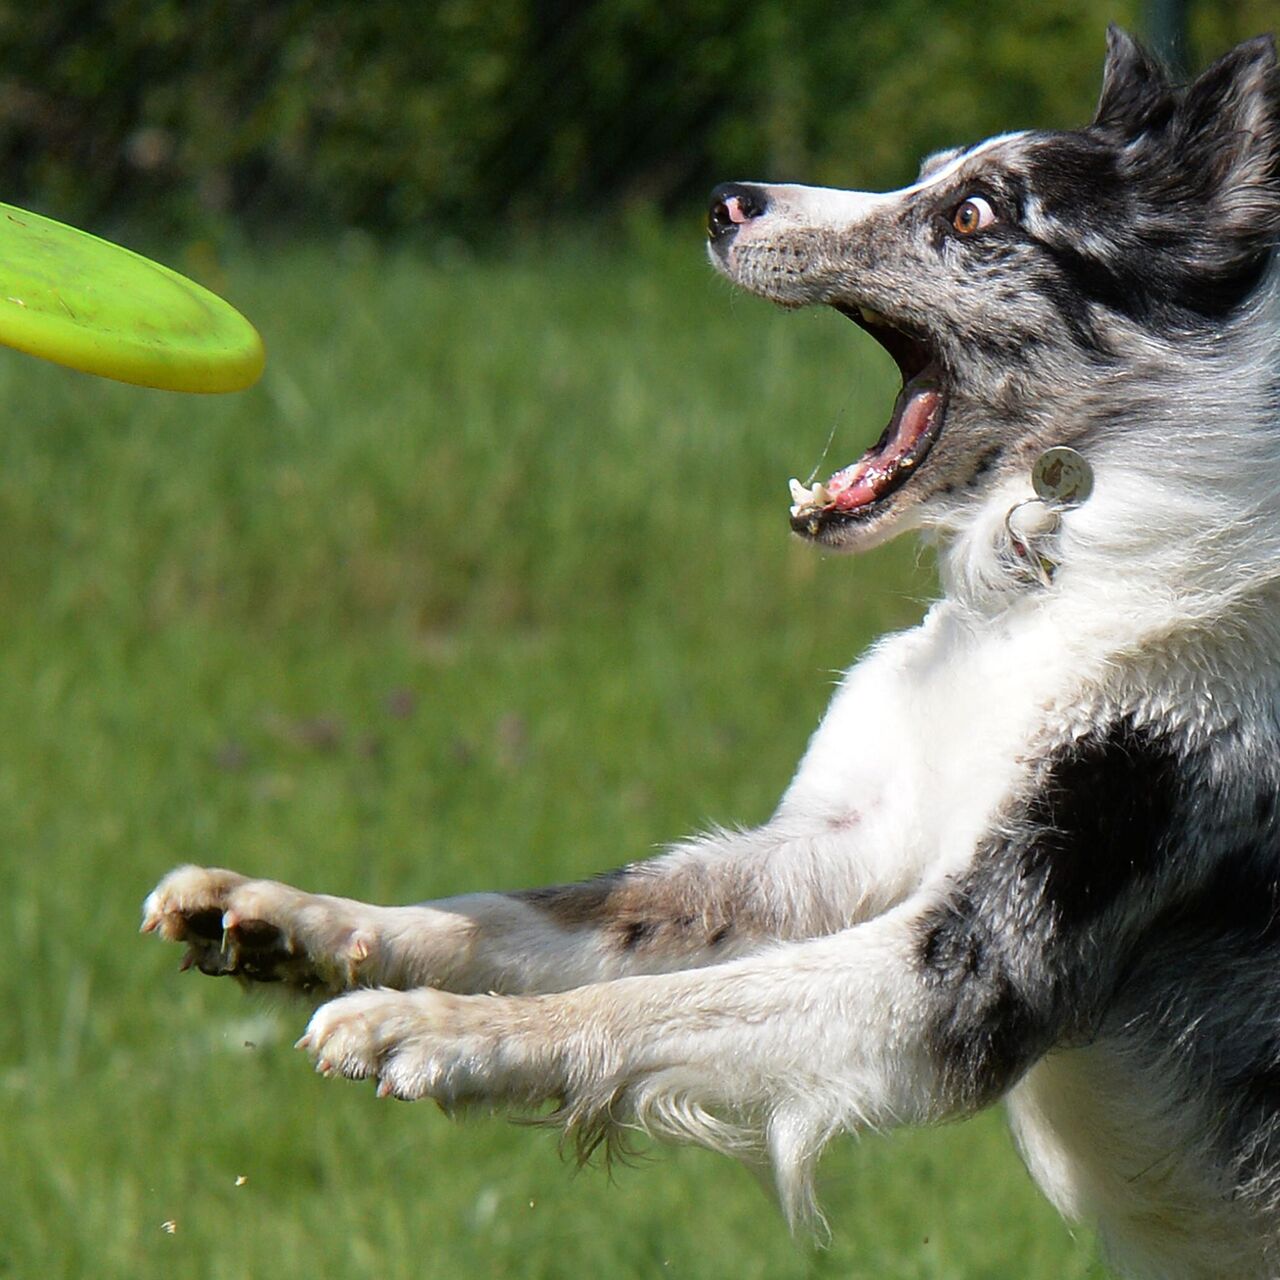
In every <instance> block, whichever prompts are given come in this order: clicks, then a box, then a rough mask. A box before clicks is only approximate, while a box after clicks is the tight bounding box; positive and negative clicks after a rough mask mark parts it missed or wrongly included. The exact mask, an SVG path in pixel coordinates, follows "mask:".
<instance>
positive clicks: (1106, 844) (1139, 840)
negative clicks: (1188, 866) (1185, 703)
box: [1018, 720, 1184, 928]
mask: <svg viewBox="0 0 1280 1280" xmlns="http://www.w3.org/2000/svg"><path fill="white" fill-rule="evenodd" d="M1183 776H1184V775H1183V773H1182V769H1181V764H1180V761H1179V757H1178V755H1177V754H1176V753H1175V752H1174V750H1173V749H1172V748H1171V746H1170V745H1169V744H1168V743H1167V742H1166V740H1165V739H1163V738H1162V737H1161V736H1159V735H1157V734H1155V733H1153V732H1151V731H1150V730H1148V729H1145V728H1143V727H1141V726H1139V725H1135V724H1134V723H1133V722H1132V721H1129V720H1123V721H1121V722H1119V723H1118V724H1116V725H1114V726H1112V728H1111V729H1110V730H1109V731H1107V732H1106V733H1104V734H1098V735H1091V736H1090V737H1087V738H1084V739H1082V740H1081V741H1080V742H1078V743H1075V744H1074V745H1072V746H1071V747H1069V748H1068V749H1067V750H1065V751H1063V752H1062V753H1061V754H1060V755H1059V756H1058V757H1057V758H1056V759H1055V760H1054V761H1053V762H1052V763H1051V765H1050V767H1049V769H1048V771H1047V775H1046V777H1045V779H1044V781H1043V783H1042V785H1041V786H1040V788H1039V789H1038V791H1037V792H1036V795H1035V796H1034V797H1033V798H1032V800H1031V802H1030V804H1029V805H1028V806H1027V811H1026V816H1025V819H1024V821H1025V823H1026V825H1027V828H1028V829H1029V830H1028V839H1027V840H1026V844H1025V847H1024V848H1023V850H1022V851H1021V854H1020V856H1019V858H1018V862H1019V864H1020V870H1021V872H1022V874H1023V875H1024V876H1025V877H1026V878H1028V879H1031V880H1032V881H1033V882H1034V881H1038V882H1039V884H1040V886H1041V893H1042V895H1043V900H1044V902H1045V905H1046V906H1047V907H1048V909H1049V910H1050V911H1052V913H1053V916H1054V920H1055V922H1056V923H1057V924H1058V925H1059V926H1060V927H1065V928H1075V927H1078V926H1080V925H1083V924H1086V923H1088V922H1089V921H1090V920H1091V919H1093V918H1094V917H1096V916H1097V915H1099V914H1100V913H1101V912H1103V911H1105V910H1107V908H1108V907H1110V906H1111V905H1112V904H1113V903H1114V902H1115V900H1116V898H1117V896H1118V895H1120V894H1122V893H1124V892H1125V891H1126V890H1127V889H1129V887H1130V886H1131V885H1132V884H1133V882H1134V880H1135V879H1137V878H1138V877H1141V876H1144V875H1150V874H1151V873H1152V872H1153V871H1155V870H1156V869H1157V867H1158V866H1159V865H1160V863H1161V861H1162V859H1163V858H1164V856H1165V854H1166V852H1167V849H1168V836H1169V832H1170V825H1171V823H1173V822H1174V821H1175V817H1176V811H1177V809H1178V807H1179V805H1180V801H1181V788H1180V779H1181V778H1182V777H1183Z"/></svg>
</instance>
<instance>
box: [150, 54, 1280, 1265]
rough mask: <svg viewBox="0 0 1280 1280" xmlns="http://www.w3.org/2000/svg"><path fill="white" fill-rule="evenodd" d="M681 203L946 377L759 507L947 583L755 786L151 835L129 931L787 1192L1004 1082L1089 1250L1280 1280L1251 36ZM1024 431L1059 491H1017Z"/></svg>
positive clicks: (1273, 746)
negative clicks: (778, 499)
mask: <svg viewBox="0 0 1280 1280" xmlns="http://www.w3.org/2000/svg"><path fill="white" fill-rule="evenodd" d="M966 203H967V204H969V205H970V206H971V208H970V210H969V213H971V214H972V213H973V211H974V210H977V211H979V212H980V213H981V215H982V217H981V219H980V220H979V223H978V225H977V228H976V229H973V228H971V227H970V226H969V225H968V223H967V222H966V221H965V218H964V217H963V216H962V214H961V208H962V206H964V205H965V204H966ZM975 216H976V215H975ZM711 231H712V243H711V247H710V251H711V257H712V261H713V263H714V264H715V265H716V267H717V268H718V269H719V270H720V271H722V272H723V273H724V274H725V275H726V276H728V277H729V278H730V279H731V280H732V281H734V282H735V283H736V284H738V285H740V286H742V287H744V288H746V289H749V290H751V291H753V292H756V293H758V294H761V295H763V296H764V297H767V298H771V299H773V300H774V301H776V302H779V303H781V304H783V305H785V306H799V305H806V304H812V303H822V304H828V305H832V306H835V307H837V308H838V309H840V310H841V311H843V312H845V313H846V314H848V315H850V316H851V317H853V318H855V319H856V320H858V321H859V323H861V324H863V325H864V326H865V327H867V328H869V329H870V330H871V332H872V333H873V334H875V335H876V336H877V337H878V338H880V340H881V341H882V342H883V343H884V345H885V346H886V347H887V348H888V349H889V351H890V353H891V354H894V355H895V358H898V359H899V361H900V363H901V364H902V365H903V372H904V379H907V380H908V382H909V380H910V379H911V378H912V377H913V376H915V374H916V373H918V371H919V368H920V367H921V366H922V365H925V364H927V367H928V369H929V370H930V371H931V372H930V376H931V377H932V378H934V379H935V380H936V383H937V385H938V387H939V388H940V391H939V395H940V397H941V400H940V402H941V404H942V406H943V407H942V411H941V413H940V414H939V415H938V416H937V421H936V423H935V425H934V426H933V427H931V428H930V430H931V432H932V434H931V437H930V440H929V447H928V452H927V454H925V455H923V456H922V458H921V459H920V460H919V461H918V465H915V467H914V470H912V472H911V474H910V475H909V476H906V478H905V479H904V480H902V481H901V482H900V483H897V484H896V486H895V487H893V488H892V489H891V491H886V492H884V493H882V494H880V495H879V496H877V497H876V498H875V500H874V501H871V502H869V503H867V504H863V505H861V506H854V507H851V508H848V509H839V508H838V507H836V506H835V505H834V504H831V503H829V502H828V503H825V504H824V501H823V499H822V498H821V497H815V498H814V506H813V508H812V511H806V510H804V509H802V510H801V512H800V514H799V515H798V516H797V517H796V519H795V521H794V524H795V527H796V528H797V530H798V532H800V533H801V534H802V536H805V537H808V538H811V539H813V540H815V541H817V542H819V543H822V544H825V545H827V546H832V547H843V548H850V549H858V548H860V547H863V546H867V545H871V544H872V543H875V542H877V541H880V540H882V539H884V538H886V537H888V536H891V535H894V534H897V533H898V532H900V531H902V530H904V529H910V528H915V529H919V530H921V531H922V532H923V534H924V535H925V536H926V537H928V538H930V539H932V540H933V541H934V542H935V543H936V544H937V546H938V550H939V563H940V567H941V574H942V580H943V586H944V596H943V598H942V599H941V600H940V601H939V602H938V603H937V604H936V605H935V606H934V607H933V609H932V610H931V611H930V613H929V615H928V617H927V618H926V619H925V621H924V622H923V623H922V624H921V626H920V627H918V628H916V629H915V630H913V631H910V632H906V633H903V634H901V635H898V636H894V637H890V638H889V639H887V640H885V641H883V642H882V643H881V644H880V645H878V646H877V647H876V648H875V649H874V650H873V651H872V652H871V653H870V654H868V655H867V656H866V657H865V658H863V660H862V661H861V662H859V663H858V664H857V665H856V666H855V667H853V668H852V669H851V670H850V671H849V673H848V674H847V675H846V677H845V679H844V681H843V683H842V685H841V688H840V689H839V691H838V692H837V694H836V697H835V699H834V700H833V702H832V705H831V707H830V709H829V711H828V713H827V715H826V716H825V718H824V720H823V722H822V724H821V725H820V726H819V728H818V730H817V732H816V733H815V735H814V737H813V740H812V742H811V744H810V747H809V750H808V751H807V753H806V755H805V757H804V759H803V760H802V762H801V764H800V768H799V771H798V773H797V775H796V778H795V780H794V781H793V782H792V784H791V786H790V787H789V788H788V790H787V792H786V794H785V795H784V797H783V799H782V801H781V804H780V805H779V808H778V810H777V812H776V813H775V815H774V816H773V817H772V818H771V819H770V820H769V822H767V823H765V824H764V825H763V826H762V827H760V828H758V829H755V830H751V831H716V832H712V833H710V834H708V835H706V836H703V837H700V838H698V839H695V840H692V841H690V842H688V843H686V844H683V845H679V846H676V847H674V848H673V849H671V850H669V851H667V852H666V853H665V854H663V855H661V856H659V857H657V858H654V859H651V860H649V861H645V862H638V863H633V864H631V865H629V866H626V867H623V868H622V869H621V870H619V871H616V872H612V873H609V874H607V875H604V876H601V877H598V878H596V879H594V880H591V881H588V882H586V883H584V884H580V885H564V886H554V887H551V888H547V889H537V890H529V891H525V892H521V893H478V894H474V895H469V896H466V897H461V898H452V899H446V900H441V901H436V902H428V903H424V904H422V905H419V906H412V907H375V906H370V905H368V904H364V903H358V902H352V901H349V900H345V899H337V898H330V897H325V896H322V895H315V894H310V893H305V892H303V891H301V890H297V889H292V888H289V887H287V886H285V885H281V884H278V883H276V882H274V881H269V880H257V879H250V878H247V877H245V876H242V875H239V874H237V873H234V872H229V871H222V870H216V869H212V870H211V869H202V868H196V867H184V868H180V869H179V870H177V871H175V872H172V873H171V874H170V875H169V876H167V877H166V878H165V879H164V880H163V881H162V882H161V884H160V885H159V886H158V887H157V889H156V890H155V891H154V892H153V893H152V895H151V896H150V897H149V898H148V900H147V903H146V907H145V917H144V928H145V929H147V930H149V931H156V932H158V933H159V934H160V935H161V936H163V937H166V938H169V939H172V940H177V941H182V942H185V943H186V944H187V946H188V959H189V961H190V962H191V963H192V964H194V965H195V966H196V967H198V968H200V969H201V970H203V971H204V972H206V973H213V974H234V975H236V976H238V977H239V978H241V979H242V980H243V981H246V982H249V983H258V982H267V981H274V982H278V983H283V984H285V985H287V986H289V987H292V988H294V989H296V990H298V991H301V992H307V993H310V994H312V995H313V996H317V997H320V998H321V999H322V1000H324V1001H325V1002H324V1003H322V1004H321V1007H320V1008H319V1009H318V1010H317V1011H316V1013H315V1015H314V1017H313V1018H312V1020H311V1023H310V1026H309V1027H308V1030H307V1033H306V1035H305V1036H304V1037H303V1040H302V1042H301V1043H302V1044H303V1046H304V1047H306V1048H307V1049H308V1050H309V1051H310V1052H311V1053H312V1055H313V1056H314V1057H315V1060H316V1062H317V1065H318V1066H319V1068H320V1069H321V1070H322V1071H324V1072H326V1073H332V1074H343V1075H347V1076H350V1077H353V1078H360V1077H369V1078H374V1079H376V1080H377V1081H378V1082H379V1090H380V1092H382V1093H388V1094H394V1095H397V1096H400V1097H405V1098H424V1097H432V1098H435V1099H436V1100H437V1101H440V1102H441V1103H442V1104H444V1105H446V1106H454V1105H459V1104H463V1103H467V1102H472V1101H484V1102H488V1103H497V1104H502V1105H507V1106H511V1107H514V1108H517V1109H520V1108H527V1107H535V1106H538V1105H539V1104H542V1103H545V1102H551V1103H552V1104H554V1106H555V1115H556V1116H557V1118H558V1119H559V1120H560V1121H561V1122H562V1123H563V1124H565V1125H566V1126H567V1127H568V1128H569V1130H570V1131H571V1132H573V1133H574V1134H575V1135H576V1137H577V1139H578V1141H579V1143H580V1144H581V1145H582V1146H583V1147H584V1148H590V1147H591V1146H593V1145H594V1144H595V1143H596V1142H599V1141H601V1140H608V1139H610V1138H611V1137H613V1136H615V1135H616V1134H617V1132H618V1130H619V1128H620V1127H621V1126H626V1125H636V1126H639V1127H642V1128H645V1129H648V1130H650V1131H652V1132H655V1133H663V1134H668V1135H673V1136H676V1137H683V1138H687V1139H691V1140H694V1141H698V1142H702V1143H705V1144H707V1145H711V1146H714V1147H718V1148H721V1149H723V1150H726V1151H731V1152H750V1151H753V1150H763V1152H764V1153H765V1155H766V1156H767V1158H768V1159H770V1160H771V1161H772V1163H773V1166H774V1169H775V1173H776V1180H777V1185H778V1190H779V1194H780V1196H781V1199H782V1202H783V1204H784V1207H785V1209H786V1210H787V1212H788V1214H789V1215H790V1216H791V1217H792V1218H802V1217H804V1216H805V1215H807V1214H812V1213H814V1212H815V1210H814V1206H813V1203H812V1198H811V1190H810V1187H811V1171H812V1167H813V1164H814V1162H815V1160H816V1158H817V1155H818V1153H819V1151H820V1150H821V1148H822V1146H823V1144H824V1143H825V1141H826V1140H827V1139H828V1138H829V1137H831V1136H832V1135H833V1134H835V1133H837V1132H839V1131H841V1130H851V1129H852V1130H856V1129H859V1128H862V1127H868V1126H870V1127H886V1126H889V1125H893V1124H899V1123H927V1122H933V1121H938V1120H942V1119H946V1118H950V1117H956V1116H962V1115H966V1114H970V1113H972V1112H974V1111H975V1110H977V1109H979V1108H982V1107H985V1106H987V1105H989V1104H991V1103H993V1102H995V1101H997V1100H999V1099H1003V1100H1005V1101H1006V1102H1007V1105H1008V1107H1009V1112H1010V1116H1011V1120H1012V1124H1013V1129H1014V1132H1015V1136H1016V1138H1017V1140H1018V1143H1019V1145H1020V1148H1021V1150H1022V1152H1023V1154H1024V1156H1025V1158H1026V1161H1027V1163H1028V1166H1029V1168H1030V1169H1031V1172H1032V1173H1033V1175H1034V1176H1035V1177H1036V1179H1037V1180H1038V1181H1039V1183H1040V1185H1041V1186H1042V1187H1043V1188H1044V1190H1045V1192H1046V1193H1047V1194H1048V1195H1049V1196H1050V1198H1051V1199H1052V1200H1053V1201H1054V1202H1055V1203H1056V1204H1057V1205H1058V1206H1059V1207H1060V1209H1061V1210H1062V1211H1063V1212H1064V1213H1065V1214H1067V1215H1068V1216H1069V1217H1071V1218H1077V1219H1084V1220H1086V1221H1089V1222H1091V1223H1094V1224H1096V1225H1097V1226H1098V1227H1099V1228H1100V1229H1101V1231H1102V1233H1103V1237H1104V1239H1105V1241H1106V1243H1107V1246H1108V1249H1109V1251H1110V1255H1111V1257H1112V1258H1113V1260H1114V1264H1115V1266H1116V1268H1117V1270H1118V1271H1119V1272H1121V1273H1122V1274H1125V1275H1132V1276H1139V1277H1163V1278H1165V1280H1170V1278H1184V1277H1185V1278H1188V1280H1190V1278H1205V1280H1207V1278H1209V1277H1221V1276H1231V1277H1234V1278H1239V1280H1248V1278H1251V1277H1252V1278H1259V1280H1261V1278H1263V1277H1274V1276H1276V1275H1280V803H1278V799H1280V502H1278V501H1277V499H1278V498H1280V385H1278V381H1280V272H1278V270H1277V266H1276V262H1275V248H1274V246H1275V245H1276V242H1277V237H1278V236H1280V77H1278V73H1277V69H1276V58H1275V53H1274V49H1273V46H1272V44H1271V42H1270V41H1269V40H1265V39H1263V40H1255V41H1251V42H1249V43H1246V44H1243V45H1241V46H1239V47H1238V48H1237V49H1235V50H1233V51H1232V52H1231V53H1229V54H1228V55H1227V56H1226V57H1224V58H1223V59H1222V60H1221V61H1219V62H1218V63H1217V64H1215V65H1214V66H1213V67H1211V68H1210V69H1209V70H1208V71H1206V72H1205V73H1204V74H1203V75H1202V76H1201V77H1200V78H1199V79H1197V80H1195V81H1194V82H1193V83H1192V84H1190V85H1188V86H1177V85H1174V84H1172V83H1171V82H1170V80H1169V78H1168V77H1167V75H1166V73H1165V72H1164V71H1163V70H1162V68H1161V67H1160V66H1159V65H1158V64H1157V63H1156V62H1155V61H1154V60H1153V59H1152V58H1151V57H1150V56H1149V55H1148V54H1147V53H1146V52H1144V51H1143V50H1142V48H1141V47H1140V46H1139V45H1137V44H1136V43H1135V42H1134V41H1133V40H1132V39H1131V38H1129V37H1128V36H1126V35H1125V34H1124V33H1122V32H1120V31H1118V30H1114V29H1113V30H1112V32H1111V33H1110V36H1109V48H1108V57H1107V63H1106V70H1105V78H1104V85H1103V91H1102V97H1101V101H1100V103H1099V106H1098V109H1097V114H1096V117H1095V119H1094V120H1093V122H1092V123H1091V124H1090V125H1088V126H1086V127H1085V128H1083V129H1080V130H1077V131H1075V132H1068V133H1020V134H1009V135H1004V136H1001V137H999V138H995V139H991V140H989V141H987V142H985V143H983V144H981V145H979V146H976V147H972V148H963V149H957V150H955V151H952V152H947V153H944V154H941V155H939V156H935V157H931V158H930V159H929V160H928V161H926V163H925V166H924V168H923V169H922V171H921V174H920V178H919V180H918V181H917V182H916V183H915V184H913V185H912V186H910V187H908V188H905V189H904V190H903V191H900V192H893V193H889V194H887V195H874V196H873V195H867V194H864V193H857V192H841V191H831V190H824V189H818V188H808V187H797V186H791V185H785V186H770V185H768V184H757V183H750V184H748V183H735V184H728V185H727V186H725V187H722V188H719V189H718V190H717V193H716V196H715V200H714V203H713V207H712V221H711ZM749 340H750V339H749V335H747V336H744V341H749ZM893 441H894V428H893V427H892V426H891V428H890V429H889V430H888V431H887V432H886V437H885V441H883V442H882V444H881V448H882V449H888V448H891V447H893ZM886 442H887V443H886ZM1055 445H1068V446H1071V447H1073V448H1075V449H1076V450H1078V451H1079V452H1080V453H1082V454H1083V455H1084V457H1085V458H1086V459H1087V460H1088V463H1089V465H1090V467H1091V468H1092V471H1093V474H1094V477H1095V487H1094V492H1093V494H1092V496H1091V497H1089V498H1088V500H1087V501H1085V502H1084V503H1082V504H1081V505H1079V506H1077V507H1074V508H1069V509H1066V510H1064V511H1061V512H1058V513H1056V514H1055V513H1052V512H1050V513H1046V512H1044V511H1041V512H1040V513H1039V517H1040V519H1039V523H1038V524H1034V520H1035V519H1036V518H1037V516H1036V512H1035V504H1034V503H1030V502H1029V500H1030V499H1031V498H1032V496H1033V494H1032V489H1031V481H1030V474H1031V467H1032V464H1033V462H1034V460H1035V459H1036V457H1037V456H1038V455H1039V454H1040V453H1041V452H1042V451H1043V450H1044V449H1045V448H1047V447H1049V446H1055ZM1028 511H1029V512H1030V515H1031V517H1032V519H1033V524H1034V527H1033V528H1031V529H1030V530H1029V531H1028V532H1027V533H1026V535H1025V537H1024V538H1023V541H1022V544H1021V546H1022V548H1023V549H1022V550H1020V544H1019V542H1018V540H1017V538H1015V537H1014V536H1013V531H1014V525H1013V523H1012V521H1013V520H1014V517H1015V513H1022V514H1021V515H1019V516H1018V519H1023V518H1025V517H1026V516H1027V514H1028ZM1048 516H1052V517H1053V518H1048ZM1018 527H1019V528H1021V527H1022V526H1018ZM1020 536H1021V535H1020ZM1028 541H1033V542H1034V545H1035V547H1036V550H1037V554H1039V555H1041V556H1043V560H1044V563H1045V564H1046V565H1048V566H1049V567H1050V569H1051V572H1047V573H1045V574H1043V575H1041V576H1040V577H1039V578H1037V576H1036V575H1033V574H1030V573H1028V572H1027V568H1026V563H1025V559H1026V557H1025V546H1026V545H1027V543H1028Z"/></svg>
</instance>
